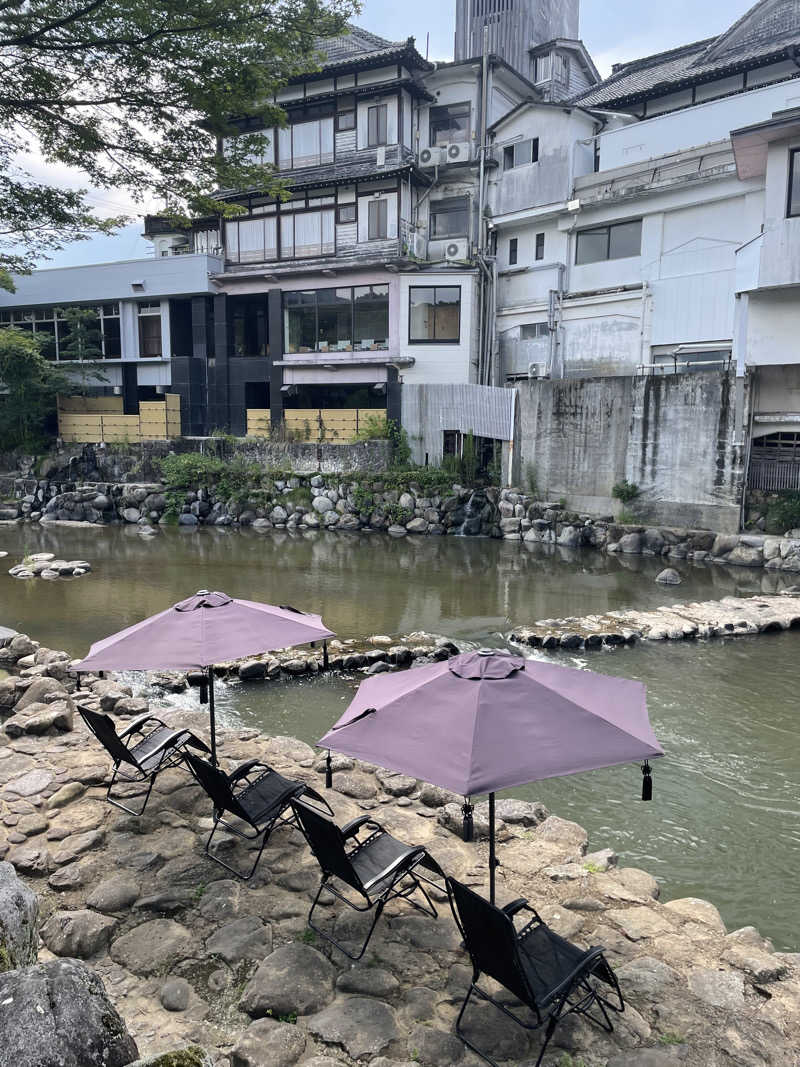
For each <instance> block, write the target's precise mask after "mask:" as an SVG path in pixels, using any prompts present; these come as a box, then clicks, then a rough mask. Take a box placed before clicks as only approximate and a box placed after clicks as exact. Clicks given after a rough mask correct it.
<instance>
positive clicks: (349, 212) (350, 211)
mask: <svg viewBox="0 0 800 1067" xmlns="http://www.w3.org/2000/svg"><path fill="white" fill-rule="evenodd" d="M336 221H337V222H338V223H341V224H344V223H347V222H355V221H356V205H355V204H354V203H353V204H339V206H338V207H337V209H336Z"/></svg>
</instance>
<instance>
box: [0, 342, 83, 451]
mask: <svg viewBox="0 0 800 1067" xmlns="http://www.w3.org/2000/svg"><path fill="white" fill-rule="evenodd" d="M0 382H2V383H3V388H2V389H0V449H13V448H23V449H26V450H27V451H35V450H36V449H37V448H38V447H40V446H41V445H42V444H43V442H44V440H45V438H46V436H47V435H46V429H45V424H46V420H47V418H48V416H50V415H52V412H53V411H54V410H55V406H56V396H57V394H58V393H59V392H64V391H66V390H67V389H68V388H69V382H68V381H67V378H66V376H65V375H64V373H63V371H61V370H60V369H59V368H58V367H56V366H54V365H53V364H52V363H48V361H47V360H46V359H45V358H44V357H43V356H42V355H41V352H40V344H39V341H38V340H37V338H36V336H35V335H34V334H32V333H28V332H27V331H24V330H18V329H16V328H15V327H13V326H11V327H7V328H6V329H3V330H0Z"/></svg>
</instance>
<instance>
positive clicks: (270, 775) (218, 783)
mask: <svg viewBox="0 0 800 1067" xmlns="http://www.w3.org/2000/svg"><path fill="white" fill-rule="evenodd" d="M186 762H187V764H188V765H189V768H190V769H191V771H192V773H193V774H194V776H195V778H196V779H197V781H198V782H199V783H200V785H201V787H202V788H203V789H204V790H205V791H206V793H208V795H209V797H210V798H211V801H212V802H213V804H214V825H213V827H212V829H211V833H210V834H209V835H208V840H207V841H206V844H205V853H206V855H207V856H209V857H210V859H212V860H215V861H216V862H217V863H218V864H219V865H220V866H221V867H224V868H225V870H226V871H230V872H231V874H234V875H236V877H237V878H241V880H242V881H243V882H247V881H249V880H250V878H252V877H253V875H254V874H255V870H256V867H257V866H258V861H259V860H260V859H261V853H262V852H263V851H264V846H265V845H266V843H267V841H268V840H269V836H270V834H271V833H272V831H273V830H274V829H275V827H276V826H283V825H285V824H287V823H294V822H295V817H294V814H293V813H292V812H291V801H292V800H293V799H294V798H295V797H299V796H303V795H304V794H305V795H307V796H310V797H312V798H313V799H314V800H315V801H316V802H317V803H318V804H321V805H323V806H324V807H325V808H327V810H328V811H331V809H330V806H329V805H328V802H327V801H326V800H324V799H323V798H322V797H321V796H320V795H319V793H317V792H315V791H314V790H313V789H312V788H311V787H310V786H308V785H306V784H305V782H297V781H293V780H292V779H291V778H284V777H283V775H282V774H278V772H277V771H274V770H273V769H272V767H270V766H269V764H268V763H262V762H261V760H258V759H251V760H247V762H246V763H242V764H240V765H239V766H238V767H235V768H234V769H233V770H232V771H231V773H230V774H226V773H225V772H224V771H222V770H220V769H219V767H212V765H211V764H210V763H208V762H207V761H206V760H204V759H201V758H200V757H199V756H194V755H192V754H191V753H189V752H187V753H186ZM287 811H288V812H289V815H288V817H285V815H286V812H287ZM226 812H227V813H228V814H230V815H232V816H234V817H235V818H236V819H239V820H240V821H241V822H242V823H244V824H245V825H246V826H248V827H249V828H250V829H249V830H247V829H242V828H241V826H236V825H234V824H232V823H230V822H228V821H226V820H225V819H224V818H223V816H224V815H225V813H226ZM331 814H333V812H331ZM220 825H221V826H224V828H225V829H226V830H228V831H229V832H230V833H232V834H235V835H236V836H237V837H240V838H242V839H243V840H245V841H258V840H259V838H260V839H261V846H260V848H259V850H258V854H257V855H256V858H255V862H254V863H253V866H252V867H251V868H250V871H249V872H248V873H247V874H244V873H242V872H241V871H237V870H236V869H235V868H234V867H231V866H230V865H229V864H227V863H226V862H225V861H224V860H223V859H220V857H219V856H215V855H213V854H212V853H211V852H210V851H209V849H210V847H211V839H212V838H213V836H214V834H215V833H216V832H217V829H218V827H219V826H220Z"/></svg>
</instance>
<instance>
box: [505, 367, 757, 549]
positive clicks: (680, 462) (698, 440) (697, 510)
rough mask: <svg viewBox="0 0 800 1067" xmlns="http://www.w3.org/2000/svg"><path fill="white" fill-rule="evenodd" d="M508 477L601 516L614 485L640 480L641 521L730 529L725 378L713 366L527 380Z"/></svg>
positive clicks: (736, 488)
mask: <svg viewBox="0 0 800 1067" xmlns="http://www.w3.org/2000/svg"><path fill="white" fill-rule="evenodd" d="M518 392H519V419H518V432H519V437H518V442H517V447H516V450H515V451H516V455H517V457H518V467H517V469H516V470H515V472H514V474H515V477H519V478H524V476H525V472H526V468H527V466H528V464H531V465H532V466H533V467H534V469H535V472H536V480H537V484H538V486H539V491H540V493H542V494H544V495H546V496H547V497H548V498H549V499H558V498H560V497H562V496H563V497H566V499H567V502H568V505H569V506H570V507H573V508H576V509H577V510H586V511H591V512H595V513H598V512H599V513H606V514H609V513H611V512H612V511H618V510H619V507H620V504H619V502H618V501H616V500H614V498H613V497H612V490H613V486H614V485H615V484H616V483H617V482H620V481H621V480H622V479H623V478H626V479H627V480H628V481H630V482H633V483H634V484H636V485H638V486H639V489H640V496H639V497H637V499H636V500H635V501H634V502H633V504H630V505H628V508H629V509H630V510H633V511H634V512H635V514H636V515H637V517H640V518H641V520H642V521H643V522H653V523H667V524H670V525H672V526H683V525H686V526H695V527H708V528H711V529H718V530H725V531H727V530H730V531H733V530H738V524H739V505H738V501H739V495H740V492H741V482H742V457H741V452H740V449H738V448H736V447H735V446H734V445H733V440H734V400H733V397H734V378H733V376H728V375H727V374H724V373H722V372H710V373H705V374H682V375H670V376H665V377H651V376H647V377H633V376H631V375H627V376H617V377H613V378H586V379H583V380H564V381H532V382H527V383H525V384H523V385H520V386H519V387H518Z"/></svg>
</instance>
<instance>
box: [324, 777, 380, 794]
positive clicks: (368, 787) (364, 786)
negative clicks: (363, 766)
mask: <svg viewBox="0 0 800 1067" xmlns="http://www.w3.org/2000/svg"><path fill="white" fill-rule="evenodd" d="M333 784H334V786H335V787H336V789H337V790H338V791H339V792H340V793H344V795H345V796H346V797H354V798H355V799H356V800H371V799H372V798H373V797H374V796H376V795H377V793H378V786H377V785H376V783H375V779H374V778H373V777H372V775H369V774H361V773H359V772H358V771H353V772H347V771H346V772H345V773H344V774H337V775H336V777H335V778H334V781H333Z"/></svg>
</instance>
